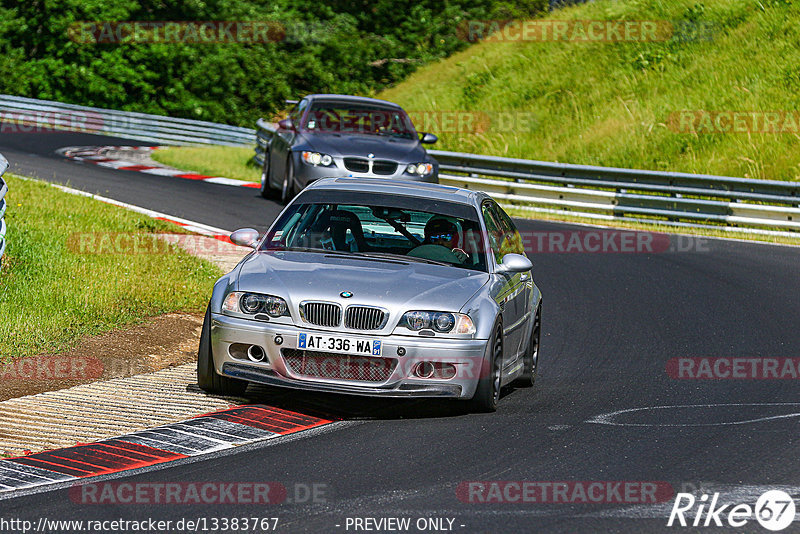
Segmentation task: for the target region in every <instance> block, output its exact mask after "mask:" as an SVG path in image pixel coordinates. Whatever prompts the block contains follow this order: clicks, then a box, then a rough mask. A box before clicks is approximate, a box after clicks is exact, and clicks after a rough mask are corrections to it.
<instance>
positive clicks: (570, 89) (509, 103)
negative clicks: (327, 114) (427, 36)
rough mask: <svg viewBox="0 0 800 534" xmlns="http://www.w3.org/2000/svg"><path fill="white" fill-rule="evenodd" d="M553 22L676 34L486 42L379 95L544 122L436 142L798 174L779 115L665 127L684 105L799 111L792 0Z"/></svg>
mask: <svg viewBox="0 0 800 534" xmlns="http://www.w3.org/2000/svg"><path fill="white" fill-rule="evenodd" d="M548 19H553V20H566V19H574V20H630V21H637V20H638V21H642V20H657V21H658V20H660V21H667V22H669V23H670V24H672V25H673V26H672V27H673V28H675V30H676V32H675V34H673V35H672V37H671V38H669V39H668V40H665V41H661V42H616V43H615V42H575V41H562V42H552V41H551V42H541V41H540V42H535V41H526V42H482V43H479V44H477V45H475V46H472V47H470V48H468V49H467V50H465V51H463V52H460V53H458V54H455V55H454V56H451V57H450V58H449V59H445V60H442V61H439V62H437V63H435V64H433V65H430V66H427V67H425V68H422V69H420V70H419V71H417V72H416V73H415V74H413V75H412V76H411V77H410V78H408V79H407V80H406V81H404V82H403V83H401V84H399V85H397V86H396V87H393V88H391V89H389V90H386V91H384V92H383V93H381V94H380V95H379V96H380V97H381V98H385V99H388V100H392V101H395V102H398V103H400V104H401V105H403V106H404V107H405V108H406V109H407V110H412V111H423V110H440V111H441V110H449V111H455V112H470V111H475V112H481V111H482V112H488V113H489V116H490V117H493V116H496V115H495V114H494V113H496V112H506V113H520V114H521V115H520V117H524V116H525V115H524V114H525V113H528V114H532V115H533V117H534V118H535V120H534V121H533V124H532V125H526V124H524V123H521V127H518V128H515V129H508V128H506V131H498V128H497V125H496V123H495V124H494V125H492V126H491V127H490V129H489V130H487V131H485V132H483V133H481V132H478V133H475V134H470V133H453V132H450V133H448V132H443V133H442V132H437V133H441V143H440V144H439V145H437V147H436V148H440V149H446V150H457V151H466V152H476V153H488V154H495V155H503V156H512V157H523V158H531V159H541V160H550V161H562V162H571V163H584V164H596V165H610V166H619V167H634V168H646V169H661V170H666V169H669V170H677V171H686V172H700V173H712V174H723V175H733V176H745V177H752V178H769V179H781V180H800V150H798V148H800V125H798V124H797V123H796V122H793V121H789V122H788V123H787V121H786V120H784V117H783V115H781V117H782V118H781V120H780V121H779V127H778V129H779V130H786V131H785V132H784V133H747V132H739V133H730V132H728V133H711V134H706V133H703V134H691V133H682V132H681V131H680V130H679V125H678V124H676V122H674V121H673V122H671V121H670V116H671V115H673V116H674V114H675V113H680V112H681V111H682V110H708V111H713V112H720V111H722V112H726V111H731V112H735V111H740V112H753V111H762V112H779V113H781V114H782V113H783V112H791V111H795V110H798V109H800V96H799V95H800V66H799V65H800V6H798V5H792V3H791V0H705V1H704V2H702V3H698V2H696V1H695V0H637V1H629V2H620V1H615V0H598V1H596V2H592V3H589V4H583V5H580V6H576V7H572V8H568V9H565V10H562V11H558V12H555V13H553V14H551V15H549V17H548ZM698 116H699V115H698ZM789 118H791V117H785V119H789ZM743 120H744V119H743ZM723 124H724V123H723ZM743 124H745V126H744V128H743V129H748V128H750V126H749V123H748V122H747V121H745V123H743ZM793 124H794V126H793ZM740 126H741V125H740ZM739 129H742V128H741V127H739Z"/></svg>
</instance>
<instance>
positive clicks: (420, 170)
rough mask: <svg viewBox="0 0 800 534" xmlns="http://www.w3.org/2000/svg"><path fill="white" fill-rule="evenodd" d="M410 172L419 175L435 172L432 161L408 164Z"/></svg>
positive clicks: (407, 167)
mask: <svg viewBox="0 0 800 534" xmlns="http://www.w3.org/2000/svg"><path fill="white" fill-rule="evenodd" d="M406 172H407V173H408V174H415V175H417V176H428V175H429V174H430V173H432V172H433V164H432V163H411V164H409V165H407V166H406Z"/></svg>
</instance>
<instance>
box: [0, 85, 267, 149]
mask: <svg viewBox="0 0 800 534" xmlns="http://www.w3.org/2000/svg"><path fill="white" fill-rule="evenodd" d="M0 122H3V123H4V124H5V128H4V131H14V127H15V125H16V126H17V128H18V131H22V132H26V131H31V132H35V131H53V130H66V131H78V132H87V133H96V134H105V135H112V136H121V137H127V138H130V139H136V140H139V141H146V142H148V143H153V144H159V145H187V144H198V145H229V146H239V145H251V144H252V143H253V136H254V135H255V130H251V129H250V128H241V127H239V126H229V125H227V124H217V123H214V122H206V121H198V120H191V119H177V118H173V117H164V116H160V115H149V114H146V113H134V112H128V111H116V110H112V109H102V108H93V107H87V106H77V105H74V104H64V103H61V102H52V101H49V100H35V99H32V98H23V97H19V96H10V95H0Z"/></svg>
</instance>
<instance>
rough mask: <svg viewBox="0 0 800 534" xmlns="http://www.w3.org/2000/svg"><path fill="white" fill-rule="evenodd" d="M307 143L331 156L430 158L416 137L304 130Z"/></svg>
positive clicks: (408, 161) (411, 160) (407, 160)
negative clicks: (403, 137)
mask: <svg viewBox="0 0 800 534" xmlns="http://www.w3.org/2000/svg"><path fill="white" fill-rule="evenodd" d="M304 137H305V141H306V143H307V144H308V145H309V146H310V147H311V148H312V149H313V150H315V151H317V152H321V153H323V154H330V155H331V156H357V157H362V158H366V157H367V155H368V154H375V159H389V160H393V161H399V162H405V163H419V162H421V161H427V158H426V152H425V149H424V148H422V146H421V145H420V143H419V141H417V140H414V139H399V138H396V137H387V136H377V135H357V134H346V133H345V134H332V133H322V134H314V135H310V134H305V135H304Z"/></svg>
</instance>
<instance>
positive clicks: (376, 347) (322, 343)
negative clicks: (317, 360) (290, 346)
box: [297, 332, 383, 356]
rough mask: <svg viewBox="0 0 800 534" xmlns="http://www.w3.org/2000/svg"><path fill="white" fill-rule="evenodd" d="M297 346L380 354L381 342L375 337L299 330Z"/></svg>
mask: <svg viewBox="0 0 800 534" xmlns="http://www.w3.org/2000/svg"><path fill="white" fill-rule="evenodd" d="M297 348H298V349H303V350H316V351H320V352H337V353H340V354H359V355H361V356H380V355H381V354H382V353H383V343H382V342H381V341H380V340H377V339H361V338H356V337H347V336H325V335H318V334H311V333H307V332H301V333H300V335H298V336H297Z"/></svg>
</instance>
